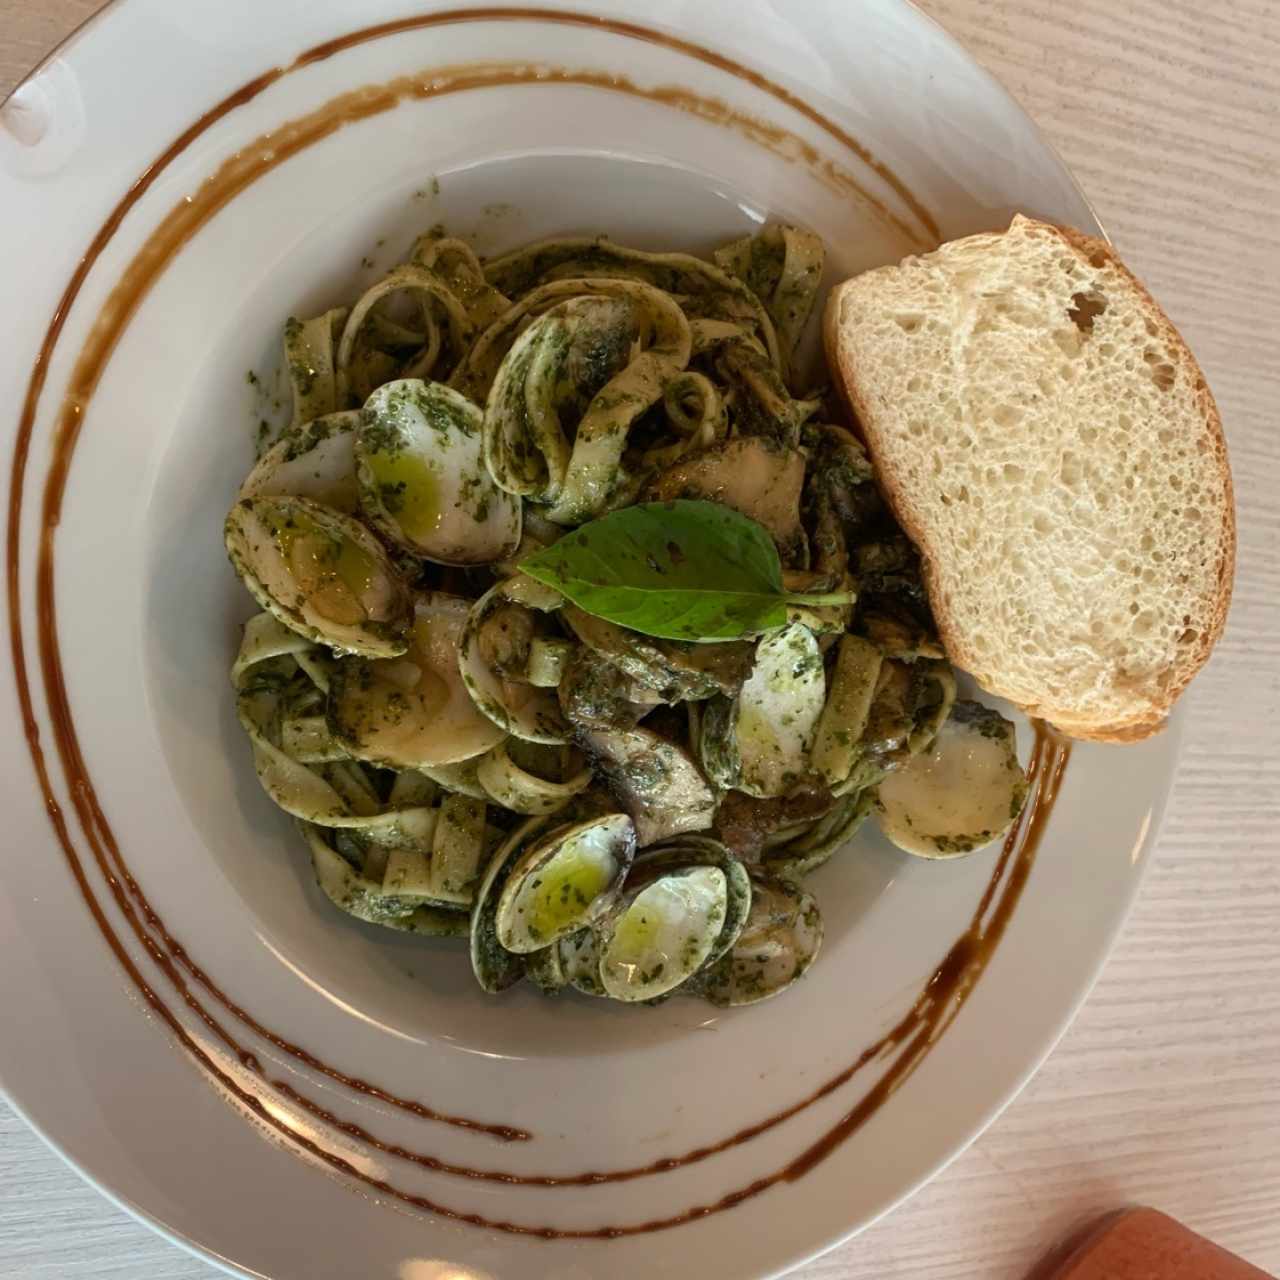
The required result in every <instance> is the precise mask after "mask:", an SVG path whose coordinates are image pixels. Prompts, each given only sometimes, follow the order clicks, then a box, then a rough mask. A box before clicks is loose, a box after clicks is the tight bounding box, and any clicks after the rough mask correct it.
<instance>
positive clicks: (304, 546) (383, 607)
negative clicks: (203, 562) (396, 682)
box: [226, 497, 409, 658]
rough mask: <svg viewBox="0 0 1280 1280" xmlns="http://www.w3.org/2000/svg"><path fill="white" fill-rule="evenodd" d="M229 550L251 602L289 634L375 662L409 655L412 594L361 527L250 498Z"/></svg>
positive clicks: (237, 517)
mask: <svg viewBox="0 0 1280 1280" xmlns="http://www.w3.org/2000/svg"><path fill="white" fill-rule="evenodd" d="M226 544H227V554H228V555H229V556H230V558H231V563H232V566H233V567H234V568H235V570H236V572H237V573H238V574H239V575H240V578H241V580H242V581H243V582H244V584H245V586H246V587H248V589H249V592H250V594H251V595H252V596H253V598H254V599H255V600H257V602H258V603H259V604H260V605H261V606H262V607H263V608H264V609H266V610H267V611H268V612H269V613H271V614H273V615H274V616H275V617H276V618H277V619H278V620H279V621H280V622H282V623H284V625H285V626H286V627H289V628H290V629H291V630H293V631H297V632H298V633H299V634H300V635H304V636H306V637H307V638H308V639H310V640H315V641H317V642H319V643H321V644H326V645H328V646H329V647H330V648H333V649H336V650H338V651H339V652H348V653H358V654H363V655H365V656H367V657H371V658H389V657H395V656H396V655H397V654H401V653H403V652H404V651H405V647H406V645H405V638H404V635H405V630H406V628H407V625H408V620H409V594H408V591H407V590H406V588H405V586H404V584H403V583H402V582H401V580H400V578H399V576H398V575H397V574H396V571H395V570H394V569H393V568H392V565H391V562H390V560H389V559H388V558H387V554H386V552H385V551H383V549H382V546H381V544H380V543H379V542H378V540H377V538H375V537H374V536H373V534H371V533H370V532H369V530H368V529H366V528H365V527H364V526H363V525H362V524H360V523H359V522H358V521H356V520H352V519H351V518H350V517H349V516H344V515H343V514H342V513H341V512H338V511H334V510H332V509H331V508H329V507H325V506H321V505H320V503H318V502H312V501H310V500H309V499H307V498H294V497H270V498H246V499H242V500H241V501H239V502H237V503H236V505H235V506H234V507H232V508H231V511H230V514H228V516H227V523H226Z"/></svg>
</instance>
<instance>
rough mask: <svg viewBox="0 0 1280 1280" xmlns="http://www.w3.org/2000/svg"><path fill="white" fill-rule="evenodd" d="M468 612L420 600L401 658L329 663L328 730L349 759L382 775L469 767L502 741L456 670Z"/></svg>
mask: <svg viewBox="0 0 1280 1280" xmlns="http://www.w3.org/2000/svg"><path fill="white" fill-rule="evenodd" d="M470 607H471V602H470V601H469V600H464V599H461V598H460V597H458V596H450V595H445V594H443V593H442V592H424V593H421V594H419V595H418V596H417V597H416V598H415V600H414V606H413V625H412V627H411V628H410V630H409V634H408V647H407V649H406V651H405V653H404V655H403V656H402V657H399V658H394V659H390V660H387V659H383V660H371V659H367V658H343V659H341V660H340V661H339V662H337V663H336V664H335V666H334V669H333V671H332V673H331V674H330V677H329V702H328V713H327V714H328V723H329V728H330V730H331V732H332V733H333V736H334V737H335V738H336V739H337V740H338V741H339V742H340V743H341V744H342V745H343V746H344V747H345V749H346V750H347V752H348V753H349V754H351V755H353V756H355V757H357V758H358V759H361V760H367V761H369V762H370V763H373V764H379V765H383V766H384V767H387V768H392V769H424V768H430V767H433V766H436V765H445V764H452V763H455V762H457V761H461V760H469V759H471V758H472V757H474V756H478V755H480V754H482V753H483V752H485V751H488V750H489V749H490V748H492V747H495V746H497V745H498V743H500V742H501V741H502V739H503V737H504V736H505V735H504V733H503V731H502V730H501V729H500V728H499V727H498V726H497V725H495V724H494V723H493V721H492V720H490V719H489V718H488V717H487V716H484V715H481V714H480V712H479V711H478V710H477V709H476V705H475V703H474V702H473V701H472V699H471V695H470V694H469V693H468V692H467V688H466V685H465V684H464V683H463V679H462V673H461V672H460V671H459V669H458V656H457V655H458V646H459V644H460V642H461V638H462V633H463V629H464V628H465V626H466V623H467V614H468V611H469V609H470Z"/></svg>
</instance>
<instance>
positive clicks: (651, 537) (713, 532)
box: [520, 499, 854, 641]
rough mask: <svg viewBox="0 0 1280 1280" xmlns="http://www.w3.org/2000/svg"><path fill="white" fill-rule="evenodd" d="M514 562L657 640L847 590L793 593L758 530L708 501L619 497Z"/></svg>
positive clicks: (768, 614) (703, 637) (724, 628)
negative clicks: (614, 506)
mask: <svg viewBox="0 0 1280 1280" xmlns="http://www.w3.org/2000/svg"><path fill="white" fill-rule="evenodd" d="M520 568H521V569H522V570H523V572H525V573H527V574H528V575H529V576H530V577H531V578H536V579H537V580H538V581H539V582H542V583H545V584H546V585H547V586H549V587H554V588H555V589H556V590H557V591H559V592H561V593H562V594H563V595H565V596H567V597H568V598H569V599H570V600H572V601H573V603H574V604H576V605H577V606H578V608H580V609H583V610H585V611H586V612H587V613H591V614H594V615H595V616H596V617H598V618H604V619H606V620H607V621H609V622H615V623H617V624H618V625H619V626H622V627H630V628H631V630H632V631H639V632H640V633H641V634H643V635H647V636H658V637H659V638H661V639H664V640H693V641H713V640H736V639H738V638H739V637H741V636H754V635H760V634H761V633H762V632H765V631H771V630H773V629H774V628H776V627H781V626H783V625H785V623H786V621H787V606H788V605H790V604H805V605H839V604H848V603H849V602H850V601H852V600H853V598H854V596H853V593H852V592H849V591H833V592H830V593H828V594H820V595H795V594H790V593H788V592H786V591H785V590H783V586H782V564H781V562H780V561H779V559H778V550H777V548H776V547H775V546H774V545H773V539H772V538H770V537H769V534H768V532H767V531H766V530H765V529H764V528H763V527H762V526H761V525H758V524H757V523H756V522H755V521H754V520H748V519H747V517H746V516H743V515H739V514H738V512H736V511H733V510H731V509H730V508H729V507H722V506H720V505H719V504H718V503H715V502H696V501H689V500H685V499H681V500H679V501H676V502H646V503H642V504H640V505H639V506H635V507H624V508H623V509H622V510H621V511H613V512H610V513H609V514H608V515H606V516H601V517H600V519H598V520H592V521H591V522H590V523H589V524H584V525H582V526H581V527H580V528H577V529H575V530H573V532H572V533H567V534H565V536H564V537H563V538H561V539H560V540H559V542H556V543H553V544H552V545H551V546H549V547H546V548H544V549H543V550H541V551H538V552H535V553H534V554H533V555H531V556H528V557H527V558H526V559H524V560H522V561H521V563H520Z"/></svg>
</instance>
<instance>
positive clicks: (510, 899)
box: [494, 813, 636, 955]
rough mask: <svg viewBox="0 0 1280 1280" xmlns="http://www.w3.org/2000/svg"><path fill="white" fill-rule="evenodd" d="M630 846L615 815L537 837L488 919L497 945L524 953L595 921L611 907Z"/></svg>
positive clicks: (629, 834)
mask: <svg viewBox="0 0 1280 1280" xmlns="http://www.w3.org/2000/svg"><path fill="white" fill-rule="evenodd" d="M635 847H636V833H635V828H634V827H633V826H632V824H631V819H630V818H628V817H627V816H626V815H625V814H621V813H610V814H605V815H604V816H603V817H600V818H593V819H591V820H589V821H587V822H582V823H578V824H577V825H576V826H568V827H559V828H557V829H556V830H554V831H551V832H548V833H547V834H545V835H543V836H542V837H540V838H539V839H538V840H537V841H535V842H534V843H533V844H532V845H531V846H529V847H528V848H527V849H526V850H525V851H524V852H523V853H522V854H521V855H520V857H519V858H518V859H517V860H516V862H515V863H514V864H513V865H512V867H511V869H510V871H509V873H508V874H507V877H506V881H505V883H504V885H503V888H502V892H501V895H500V897H499V899H498V905H497V911H496V915H495V917H494V922H495V926H496V930H497V938H498V942H499V943H500V944H501V945H502V946H503V947H504V948H506V950H508V951H511V952H514V953H516V954H518V955H525V954H527V953H529V952H531V951H540V950H541V949H542V948H543V947H549V946H551V945H553V944H554V943H557V942H559V940H560V939H561V938H563V937H566V936H567V935H568V934H571V933H576V932H577V931H578V930H579V929H581V928H583V927H584V926H586V925H589V924H591V923H592V922H593V921H595V920H597V919H599V918H600V916H602V915H603V914H604V913H605V912H606V911H607V910H608V909H609V908H610V907H611V906H612V905H613V902H614V900H615V898H616V897H617V894H618V891H619V889H620V888H621V886H622V882H623V880H624V878H625V877H626V874H627V871H628V869H629V868H630V866H631V859H632V856H633V855H634V853H635Z"/></svg>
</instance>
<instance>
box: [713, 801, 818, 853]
mask: <svg viewBox="0 0 1280 1280" xmlns="http://www.w3.org/2000/svg"><path fill="white" fill-rule="evenodd" d="M836 805H837V802H836V799H835V797H833V796H832V794H831V792H830V791H828V790H827V788H826V787H813V786H803V785H801V786H799V787H797V788H795V789H794V790H793V791H792V792H791V794H790V795H787V796H779V797H775V798H771V799H767V800H766V799H760V798H759V797H757V796H749V795H746V794H745V793H744V792H741V791H730V792H729V793H728V794H727V795H726V796H725V797H724V798H723V799H722V800H721V801H720V807H719V808H718V809H717V810H716V831H717V832H719V835H720V838H721V839H722V840H723V841H724V842H725V844H726V845H728V847H729V848H730V849H732V850H733V851H734V853H735V854H737V856H738V857H740V858H744V859H746V860H747V861H748V862H754V861H756V860H758V859H759V857H760V855H761V852H762V851H763V850H764V849H765V847H766V846H767V845H768V844H770V842H771V838H772V837H773V836H774V835H775V834H776V833H778V832H780V831H788V830H793V829H795V828H797V826H798V827H799V828H800V829H801V830H806V829H808V828H809V827H810V826H812V825H813V824H814V823H816V822H817V821H818V820H820V819H822V818H824V817H826V816H827V815H829V814H830V813H831V812H832V810H833V809H834V808H836Z"/></svg>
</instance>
